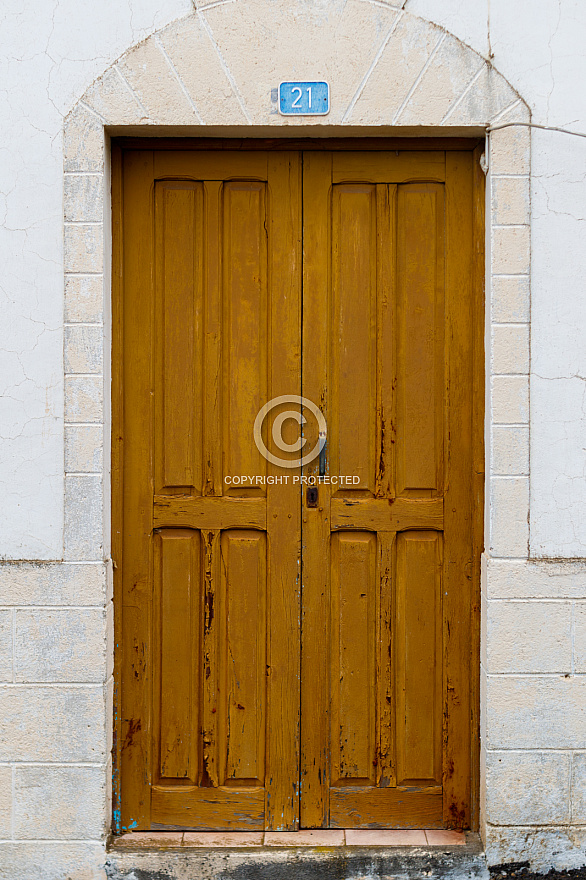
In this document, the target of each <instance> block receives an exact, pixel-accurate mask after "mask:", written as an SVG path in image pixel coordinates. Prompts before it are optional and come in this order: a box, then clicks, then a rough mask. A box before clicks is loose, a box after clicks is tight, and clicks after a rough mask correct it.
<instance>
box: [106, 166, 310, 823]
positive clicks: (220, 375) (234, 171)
mask: <svg viewBox="0 0 586 880" xmlns="http://www.w3.org/2000/svg"><path fill="white" fill-rule="evenodd" d="M125 156H126V158H125V165H124V167H123V169H122V170H123V175H122V177H123V184H124V199H123V206H122V207H121V210H122V211H123V221H124V222H123V227H124V228H123V231H122V232H121V240H120V242H119V245H120V247H119V250H120V251H121V252H122V253H123V254H124V264H123V267H122V270H123V271H122V276H123V285H121V286H120V287H117V288H116V289H117V294H118V295H119V297H120V299H119V302H117V303H116V305H115V308H116V314H117V317H118V319H119V321H120V327H121V337H120V340H119V341H117V342H116V345H117V346H118V347H117V349H116V354H115V356H116V357H118V358H120V359H121V364H122V367H123V370H119V372H118V373H117V376H118V379H119V382H120V386H121V388H122V396H121V405H120V407H119V409H118V410H116V412H118V413H119V418H120V423H119V425H118V430H119V431H120V436H122V435H123V436H124V437H125V444H124V468H123V470H124V480H125V482H124V485H123V486H122V485H121V481H120V484H118V485H116V489H117V491H118V492H121V493H122V498H123V513H124V516H123V518H122V517H121V522H122V528H123V542H124V543H123V548H122V568H123V583H122V590H121V597H122V602H121V604H122V614H121V627H120V630H121V638H120V642H121V644H122V650H123V652H124V653H123V656H122V661H121V663H120V667H121V670H122V672H121V674H122V692H123V704H122V710H123V718H122V723H121V725H120V731H121V734H122V736H123V738H124V739H123V741H122V744H121V749H120V752H121V760H122V808H123V809H122V826H124V827H134V828H149V827H151V823H152V824H155V825H157V824H159V825H160V824H170V825H177V824H178V823H179V824H180V823H181V821H183V818H182V816H183V813H184V810H185V809H187V810H188V811H189V813H190V819H189V823H188V824H189V825H191V826H193V827H200V828H203V827H208V828H212V829H213V828H218V827H219V828H222V827H232V828H235V827H243V828H250V827H263V825H264V824H266V825H267V827H269V828H294V827H296V825H297V823H298V810H299V806H298V802H299V791H298V779H299V759H298V738H299V626H300V620H299V583H298V574H299V555H300V510H299V487H298V486H295V487H294V486H293V484H292V483H290V485H289V486H283V485H282V484H281V485H274V484H273V485H270V484H267V483H262V484H259V483H256V482H255V483H254V484H253V485H250V484H249V485H248V486H243V485H242V484H239V485H234V484H233V483H231V482H230V480H229V479H225V478H226V477H228V478H229V477H230V476H231V475H235V476H242V475H250V476H257V475H258V476H266V475H269V476H271V477H272V476H273V475H275V474H277V473H278V469H275V468H273V469H272V470H271V471H270V474H269V471H268V470H267V463H266V461H265V460H264V458H261V456H260V454H259V452H258V450H257V449H256V446H255V444H254V440H253V433H252V426H253V423H254V418H255V416H256V414H257V412H258V411H259V409H260V408H261V406H262V405H264V403H266V402H267V400H269V399H270V398H271V397H272V396H276V395H277V394H285V393H289V394H291V393H295V394H299V393H300V390H301V389H300V333H301V321H300V313H301V306H300V271H301V225H300V224H301V186H300V183H301V182H300V157H299V155H298V154H297V153H294V154H292V155H291V154H289V153H280V154H275V156H271V157H270V162H269V157H268V155H267V154H266V153H262V152H256V153H252V152H251V153H223V154H222V155H221V156H219V155H218V154H215V153H191V154H190V153H182V152H179V153H175V152H170V153H162V152H160V151H158V152H156V154H153V152H152V151H151V152H143V151H132V150H129V151H126V153H125ZM269 165H270V167H269ZM216 176H217V177H218V178H219V179H213V178H214V177H216ZM161 177H164V178H166V179H164V180H160V179H157V178H161ZM120 203H122V199H120ZM122 245H123V247H122ZM117 246H118V245H117ZM117 252H118V251H117ZM271 330H272V331H273V332H271ZM115 338H116V337H115ZM271 467H272V466H271ZM117 473H118V472H117ZM290 476H292V474H290ZM116 503H118V502H117V501H116ZM117 577H118V576H117ZM151 781H152V782H153V783H154V785H155V788H154V789H152V786H151ZM160 781H164V783H165V785H164V786H163V787H162V788H159V789H157V787H156V786H157V784H158V783H159V782H160ZM189 782H191V783H192V785H191V787H190V786H189V785H186V783H189ZM194 786H195V788H194ZM190 788H192V789H194V790H195V791H197V792H199V794H197V795H194V794H193V792H192V794H191V795H190V794H189V790H190ZM234 788H236V789H238V791H237V793H235V792H234V791H233V789H234ZM171 789H172V792H171V794H170V790H171ZM151 791H152V792H153V809H154V813H153V816H151V815H150V801H151ZM156 791H164V792H165V794H164V796H163V795H161V797H163V800H164V804H166V806H163V807H162V808H161V810H159V806H158V805H159V803H160V799H159V800H157V799H158V798H159V795H158V794H155V793H154V792H156ZM212 792H217V793H218V794H217V796H216V795H214V794H212ZM265 801H266V809H265ZM198 804H199V807H198ZM214 804H215V806H214ZM182 805H184V806H182ZM185 805H186V806H185ZM198 809H199V811H200V812H199V814H198V815H196V814H197V811H198ZM173 811H176V815H173Z"/></svg>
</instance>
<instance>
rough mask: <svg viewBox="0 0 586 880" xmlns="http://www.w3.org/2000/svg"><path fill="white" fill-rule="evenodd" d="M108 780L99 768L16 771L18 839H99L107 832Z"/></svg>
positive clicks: (42, 768)
mask: <svg viewBox="0 0 586 880" xmlns="http://www.w3.org/2000/svg"><path fill="white" fill-rule="evenodd" d="M105 806H106V776H105V772H104V769H102V768H99V767H18V766H17V767H16V768H15V785H14V837H16V838H17V839H18V838H20V839H26V838H30V839H39V838H41V839H43V838H45V839H47V840H67V839H68V838H74V839H77V840H83V838H89V839H90V840H91V839H94V840H95V839H99V838H100V837H102V836H103V835H104V833H105V830H106V811H105Z"/></svg>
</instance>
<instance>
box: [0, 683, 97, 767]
mask: <svg viewBox="0 0 586 880" xmlns="http://www.w3.org/2000/svg"><path fill="white" fill-rule="evenodd" d="M105 721H106V717H105V708H104V691H103V687H100V686H97V685H78V686H72V685H69V686H67V685H63V687H60V686H52V687H48V686H47V685H39V686H37V687H27V686H26V685H17V686H16V687H15V686H8V685H4V686H0V761H3V762H9V761H25V762H33V761H34V762H45V761H50V762H57V763H59V762H75V761H79V762H87V763H90V762H91V763H96V762H98V761H101V760H103V759H104V757H105V743H106V731H105ZM108 723H110V719H108Z"/></svg>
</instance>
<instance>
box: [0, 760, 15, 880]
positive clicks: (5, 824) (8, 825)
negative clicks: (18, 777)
mask: <svg viewBox="0 0 586 880" xmlns="http://www.w3.org/2000/svg"><path fill="white" fill-rule="evenodd" d="M7 837H12V767H10V766H9V765H8V764H2V765H0V838H7ZM0 852H1V850H0ZM1 865H2V860H1V858H0V866H1ZM1 870H2V869H1V867H0V871H1ZM0 876H1V874H0Z"/></svg>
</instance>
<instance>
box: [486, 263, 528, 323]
mask: <svg viewBox="0 0 586 880" xmlns="http://www.w3.org/2000/svg"><path fill="white" fill-rule="evenodd" d="M491 286H492V296H491V320H492V321H494V322H495V323H498V322H502V323H508V322H511V323H521V324H522V323H528V322H529V316H530V285H529V278H524V277H523V276H514V275H512V276H502V275H500V276H499V275H496V276H493V278H492V284H491Z"/></svg>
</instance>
